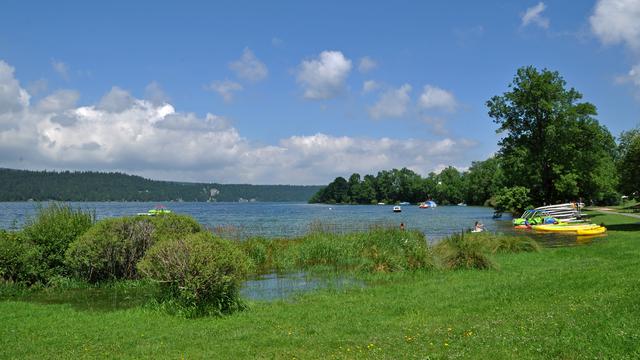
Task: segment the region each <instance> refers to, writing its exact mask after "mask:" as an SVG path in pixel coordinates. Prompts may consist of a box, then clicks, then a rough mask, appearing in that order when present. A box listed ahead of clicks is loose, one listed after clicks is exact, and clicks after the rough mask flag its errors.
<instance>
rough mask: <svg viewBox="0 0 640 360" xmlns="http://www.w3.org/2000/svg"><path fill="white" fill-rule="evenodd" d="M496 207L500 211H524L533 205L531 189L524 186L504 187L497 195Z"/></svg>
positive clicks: (518, 212) (513, 212)
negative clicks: (530, 196)
mask: <svg viewBox="0 0 640 360" xmlns="http://www.w3.org/2000/svg"><path fill="white" fill-rule="evenodd" d="M495 207H496V211H500V212H504V211H508V212H510V213H512V214H514V215H518V214H520V213H522V211H524V210H525V209H527V208H530V207H531V199H530V198H529V189H527V188H525V187H522V186H514V187H512V188H503V189H502V190H501V191H500V192H499V193H498V194H496V196H495Z"/></svg>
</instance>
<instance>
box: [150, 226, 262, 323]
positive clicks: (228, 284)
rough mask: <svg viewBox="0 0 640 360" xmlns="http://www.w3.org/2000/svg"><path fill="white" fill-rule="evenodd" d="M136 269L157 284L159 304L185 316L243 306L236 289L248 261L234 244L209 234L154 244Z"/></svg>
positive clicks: (244, 275)
mask: <svg viewBox="0 0 640 360" xmlns="http://www.w3.org/2000/svg"><path fill="white" fill-rule="evenodd" d="M138 268H139V270H140V272H142V273H143V274H144V275H145V276H146V277H147V278H149V279H151V280H153V281H157V282H158V283H159V284H160V286H161V288H162V290H163V295H164V297H163V298H162V299H161V302H163V303H169V304H170V306H169V307H175V308H177V310H178V311H179V312H180V313H182V314H183V315H186V316H188V317H194V316H201V315H209V314H223V313H229V312H231V311H234V310H238V309H241V308H242V307H243V305H242V303H241V301H240V298H239V289H240V285H241V281H242V280H243V279H244V278H245V277H246V275H247V271H248V269H249V259H248V258H247V257H246V256H245V255H244V253H243V252H242V251H240V249H239V248H238V247H237V246H236V245H235V244H234V243H232V242H230V241H228V240H223V239H221V238H218V237H214V236H213V235H211V234H210V233H208V232H201V233H197V234H191V235H187V236H186V237H184V238H179V239H175V240H169V241H162V242H159V243H157V244H156V245H154V246H153V247H152V248H151V249H149V251H148V252H147V253H146V254H145V256H144V258H143V259H142V261H141V262H140V263H139V264H138Z"/></svg>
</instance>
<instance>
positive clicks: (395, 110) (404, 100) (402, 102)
mask: <svg viewBox="0 0 640 360" xmlns="http://www.w3.org/2000/svg"><path fill="white" fill-rule="evenodd" d="M410 92H411V85H409V84H404V85H402V86H400V87H399V88H397V89H390V90H387V91H385V92H384V93H382V94H381V95H380V98H379V99H378V102H377V103H375V105H373V106H372V107H370V108H369V115H370V116H371V117H372V118H374V119H381V118H391V117H402V116H403V115H404V114H406V112H407V106H408V105H409V103H410V102H411V98H410V97H409V93H410Z"/></svg>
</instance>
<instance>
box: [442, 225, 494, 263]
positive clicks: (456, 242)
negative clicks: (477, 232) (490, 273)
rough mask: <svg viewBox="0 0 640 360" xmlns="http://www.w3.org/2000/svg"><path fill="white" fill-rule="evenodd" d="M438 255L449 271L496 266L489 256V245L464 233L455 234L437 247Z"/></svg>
mask: <svg viewBox="0 0 640 360" xmlns="http://www.w3.org/2000/svg"><path fill="white" fill-rule="evenodd" d="M435 251H436V254H437V255H439V257H440V259H441V260H442V263H443V266H444V267H445V268H447V269H451V270H457V269H491V268H494V267H495V265H494V263H493V261H492V260H491V258H489V256H488V255H487V252H488V249H487V245H486V243H485V242H483V241H476V240H475V239H474V238H473V236H469V235H465V234H464V233H460V234H453V235H450V236H449V237H447V238H445V239H444V240H442V241H440V242H439V243H438V245H436V246H435Z"/></svg>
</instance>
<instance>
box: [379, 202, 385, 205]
mask: <svg viewBox="0 0 640 360" xmlns="http://www.w3.org/2000/svg"><path fill="white" fill-rule="evenodd" d="M378 205H386V204H385V203H383V202H379V203H378Z"/></svg>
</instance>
